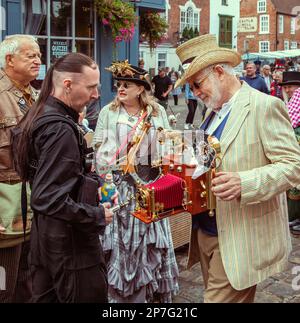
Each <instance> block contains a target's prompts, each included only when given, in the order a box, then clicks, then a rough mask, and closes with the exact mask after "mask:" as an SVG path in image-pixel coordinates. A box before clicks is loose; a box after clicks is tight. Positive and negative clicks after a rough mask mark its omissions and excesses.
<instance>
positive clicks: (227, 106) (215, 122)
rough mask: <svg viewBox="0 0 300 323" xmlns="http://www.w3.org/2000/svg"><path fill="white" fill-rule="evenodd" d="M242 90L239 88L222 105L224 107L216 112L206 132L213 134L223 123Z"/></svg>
mask: <svg viewBox="0 0 300 323" xmlns="http://www.w3.org/2000/svg"><path fill="white" fill-rule="evenodd" d="M239 92H240V90H238V91H237V92H236V93H235V94H234V95H233V96H232V97H231V98H230V100H229V101H228V102H226V103H224V104H223V105H222V108H221V109H220V110H219V111H218V112H215V115H214V116H213V118H212V120H211V122H210V124H209V125H208V127H207V129H206V132H207V133H208V134H209V135H211V134H213V132H214V131H215V130H216V129H217V127H218V126H219V125H220V124H221V123H222V121H223V120H224V119H225V118H226V117H227V115H228V114H229V113H230V111H231V107H232V105H233V104H234V102H235V100H236V98H237V96H238V93H239Z"/></svg>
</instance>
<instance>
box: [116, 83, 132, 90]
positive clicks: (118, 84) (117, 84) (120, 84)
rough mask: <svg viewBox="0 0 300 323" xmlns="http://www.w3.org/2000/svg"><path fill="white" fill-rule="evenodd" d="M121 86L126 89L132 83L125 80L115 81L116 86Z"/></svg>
mask: <svg viewBox="0 0 300 323" xmlns="http://www.w3.org/2000/svg"><path fill="white" fill-rule="evenodd" d="M121 86H123V88H124V89H128V88H129V87H132V86H133V84H130V83H127V82H123V83H122V82H117V83H116V87H117V88H118V89H119V88H120V87H121Z"/></svg>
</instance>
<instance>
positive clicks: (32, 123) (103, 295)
mask: <svg viewBox="0 0 300 323" xmlns="http://www.w3.org/2000/svg"><path fill="white" fill-rule="evenodd" d="M99 79H100V73H99V69H98V66H97V65H96V63H95V62H94V61H93V60H92V59H91V58H89V57H87V56H85V55H83V54H79V53H70V54H67V55H65V56H63V57H61V58H60V59H58V60H57V61H56V62H55V64H54V65H52V66H51V67H50V69H49V71H48V73H47V75H46V78H45V80H44V82H43V85H42V88H41V92H40V96H39V99H38V101H37V104H36V105H35V106H34V107H33V108H32V109H31V110H30V111H29V113H28V114H27V115H26V117H25V118H24V119H23V121H22V124H21V127H22V137H21V140H20V143H19V148H20V149H19V157H18V159H19V163H18V165H19V167H20V174H21V177H22V179H23V180H29V182H30V183H31V188H32V192H31V207H32V210H33V212H34V217H33V222H32V232H31V259H30V262H31V265H32V275H33V278H32V279H33V299H32V301H33V302H61V303H65V302H99V303H100V302H107V279H106V266H105V262H104V258H103V252H102V247H101V244H100V241H99V233H100V234H102V233H103V231H104V229H105V226H106V224H108V223H110V222H111V221H112V213H111V211H109V210H108V209H106V208H104V207H103V206H102V205H100V206H99V203H98V202H97V198H96V196H97V195H98V187H97V185H96V186H95V185H94V184H95V181H93V179H91V178H90V177H88V176H87V175H86V171H85V170H84V153H85V145H84V140H83V137H82V135H81V133H80V131H78V129H77V128H76V124H77V122H78V117H79V113H80V112H82V111H83V109H84V107H85V106H86V105H87V104H88V103H89V102H90V101H91V100H93V99H97V98H98V96H99V94H98V90H97V89H98V86H99ZM33 160H35V162H34V163H33V162H32V161H33ZM33 164H34V165H35V166H32V165H33ZM32 167H33V168H32ZM86 183H88V185H86ZM96 184H97V183H96ZM88 200H91V201H88ZM91 202H92V203H91Z"/></svg>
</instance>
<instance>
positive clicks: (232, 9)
mask: <svg viewBox="0 0 300 323" xmlns="http://www.w3.org/2000/svg"><path fill="white" fill-rule="evenodd" d="M239 19H240V0H210V31H209V32H210V34H214V35H216V36H217V41H218V43H219V45H220V46H222V47H228V48H233V49H235V48H237V28H238V22H239Z"/></svg>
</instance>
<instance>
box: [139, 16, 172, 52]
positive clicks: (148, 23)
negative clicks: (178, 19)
mask: <svg viewBox="0 0 300 323" xmlns="http://www.w3.org/2000/svg"><path fill="white" fill-rule="evenodd" d="M168 27H169V26H168V24H167V22H166V20H165V19H163V18H162V17H161V16H160V15H159V14H158V13H153V12H149V11H148V12H145V13H142V14H141V17H140V34H141V39H142V40H143V41H147V42H148V44H149V47H150V50H151V51H152V50H153V49H154V48H155V47H156V46H157V44H158V43H159V42H160V41H161V40H162V39H163V38H164V37H165V35H166V32H167V30H168Z"/></svg>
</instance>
